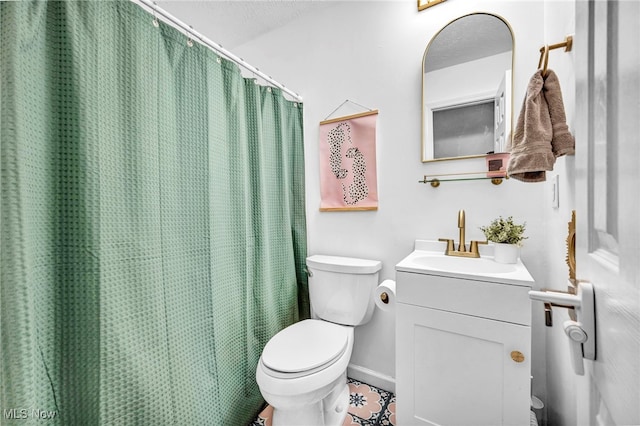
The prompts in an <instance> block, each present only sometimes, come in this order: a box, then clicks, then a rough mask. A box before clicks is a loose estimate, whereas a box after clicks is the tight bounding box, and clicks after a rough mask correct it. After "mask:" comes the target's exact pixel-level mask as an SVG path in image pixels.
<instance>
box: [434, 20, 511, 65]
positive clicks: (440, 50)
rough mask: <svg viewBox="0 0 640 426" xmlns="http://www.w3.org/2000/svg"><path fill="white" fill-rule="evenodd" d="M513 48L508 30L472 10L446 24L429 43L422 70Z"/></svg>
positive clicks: (501, 24) (495, 53)
mask: <svg viewBox="0 0 640 426" xmlns="http://www.w3.org/2000/svg"><path fill="white" fill-rule="evenodd" d="M512 49H513V39H512V37H511V30H510V29H509V27H507V25H506V24H505V23H504V22H503V21H502V20H500V19H498V18H496V17H495V16H493V15H488V14H482V13H479V14H474V15H468V16H465V17H463V18H460V19H458V20H456V21H454V22H452V23H451V24H449V25H447V26H446V27H445V28H444V29H443V30H442V31H441V32H440V33H439V34H438V35H437V36H436V37H435V39H434V41H433V42H431V44H430V45H429V50H428V52H427V56H426V58H425V72H429V71H433V70H436V69H440V68H445V67H450V66H452V65H457V64H459V63H462V62H468V61H473V60H475V59H480V58H484V57H486V56H492V55H497V54H498V53H502V52H507V51H510V50H512Z"/></svg>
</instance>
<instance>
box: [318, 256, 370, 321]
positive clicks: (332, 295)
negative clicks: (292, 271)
mask: <svg viewBox="0 0 640 426" xmlns="http://www.w3.org/2000/svg"><path fill="white" fill-rule="evenodd" d="M381 268H382V262H380V261H379V260H367V259H357V258H353V257H339V256H325V255H313V256H309V257H308V258H307V269H308V271H309V299H310V301H311V310H312V313H313V315H314V316H315V317H318V318H320V319H323V320H326V321H331V322H334V323H337V324H344V325H351V326H356V325H361V324H365V323H366V322H368V321H369V320H370V319H371V315H372V314H373V309H374V308H375V303H374V300H373V296H374V289H375V288H376V287H377V286H378V274H379V271H380V269H381Z"/></svg>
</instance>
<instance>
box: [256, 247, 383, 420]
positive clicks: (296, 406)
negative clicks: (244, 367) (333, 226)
mask: <svg viewBox="0 0 640 426" xmlns="http://www.w3.org/2000/svg"><path fill="white" fill-rule="evenodd" d="M381 267H382V264H381V262H379V261H375V260H365V259H356V258H347V257H338V256H322V255H315V256H310V257H308V258H307V268H308V270H309V299H310V301H311V309H312V311H313V313H314V318H316V319H308V320H304V321H300V322H298V323H295V324H293V325H291V326H289V327H287V328H285V329H284V330H282V331H280V332H279V333H277V334H276V335H275V336H273V337H272V338H271V340H269V342H268V343H267V344H266V346H265V347H264V350H263V351H262V355H261V356H260V360H259V362H258V366H257V368H256V381H257V383H258V386H259V387H260V392H261V393H262V396H263V397H264V399H265V401H267V403H269V404H270V405H271V406H272V407H273V417H272V425H273V426H300V425H305V426H339V425H342V423H343V422H344V419H345V418H346V416H347V410H348V407H349V388H348V385H347V365H348V364H349V360H350V358H351V352H352V350H353V339H354V338H353V336H354V328H355V327H356V326H358V325H361V324H365V323H366V322H368V321H369V320H370V318H371V315H372V313H373V309H374V306H375V305H374V302H373V293H374V290H375V288H376V286H377V285H378V271H379V270H380V268H381Z"/></svg>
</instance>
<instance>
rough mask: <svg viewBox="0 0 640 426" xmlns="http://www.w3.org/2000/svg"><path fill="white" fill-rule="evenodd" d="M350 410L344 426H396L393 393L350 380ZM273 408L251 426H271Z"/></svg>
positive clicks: (348, 382) (263, 412)
mask: <svg viewBox="0 0 640 426" xmlns="http://www.w3.org/2000/svg"><path fill="white" fill-rule="evenodd" d="M347 384H348V385H349V410H348V414H347V417H346V419H345V420H344V423H343V426H389V425H393V426H395V417H396V416H395V408H396V402H395V401H396V397H395V395H394V394H393V393H391V392H389V391H386V390H384V389H380V388H377V387H375V386H372V385H369V384H366V383H363V382H360V381H358V380H354V379H351V378H349V379H348V380H347ZM272 416H273V408H272V407H270V406H267V407H266V408H265V409H264V410H262V412H261V413H260V414H259V415H258V417H257V418H256V419H255V420H254V421H253V422H252V423H251V425H250V426H271V418H272Z"/></svg>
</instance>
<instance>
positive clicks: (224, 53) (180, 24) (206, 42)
mask: <svg viewBox="0 0 640 426" xmlns="http://www.w3.org/2000/svg"><path fill="white" fill-rule="evenodd" d="M131 1H133V2H134V3H139V4H141V5H143V6H146V7H147V8H149V9H151V12H153V13H154V14H155V13H157V14H159V15H161V16H162V17H164V18H165V19H167V20H169V21H170V22H171V23H173V24H174V25H176V26H178V27H179V28H180V29H181V30H183V31H184V32H186V33H187V34H188V35H189V36H191V37H195V38H197V39H198V40H200V42H201V43H202V44H204V45H205V46H207V47H209V48H210V49H212V50H213V51H215V52H216V53H219V54H220V55H222V56H224V57H225V58H227V59H229V60H230V61H232V62H235V63H236V64H238V65H240V66H241V67H243V68H244V69H246V70H248V71H250V72H251V73H253V74H255V75H257V76H259V77H260V78H262V79H263V80H265V81H266V82H268V83H269V84H271V85H273V86H275V87H277V88H279V89H280V90H282V91H283V92H285V93H287V94H288V95H290V96H291V97H293V98H294V99H295V100H296V101H298V102H302V96H300V95H298V94H297V93H296V92H294V91H292V90H290V89H288V88H287V87H285V86H284V84H281V83H278V82H277V81H276V80H274V79H273V78H272V77H271V76H268V75H266V74H265V73H263V72H262V71H260V70H259V69H258V68H256V67H254V66H253V65H251V64H249V63H247V62H245V61H244V59H242V58H240V57H239V56H236V55H234V54H233V53H231V52H229V51H228V50H227V49H225V48H223V47H222V46H221V45H219V44H218V43H216V42H214V41H212V40H210V39H209V38H207V37H206V36H204V35H202V34H201V33H199V32H198V31H195V30H194V29H193V28H192V27H190V26H189V25H187V24H185V23H184V22H182V21H181V20H179V19H178V18H176V17H175V16H173V15H172V14H170V13H169V12H167V11H166V10H164V9H162V8H161V7H159V6H158V5H157V4H156V3H155V2H153V1H151V0H131ZM154 17H155V15H154Z"/></svg>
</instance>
